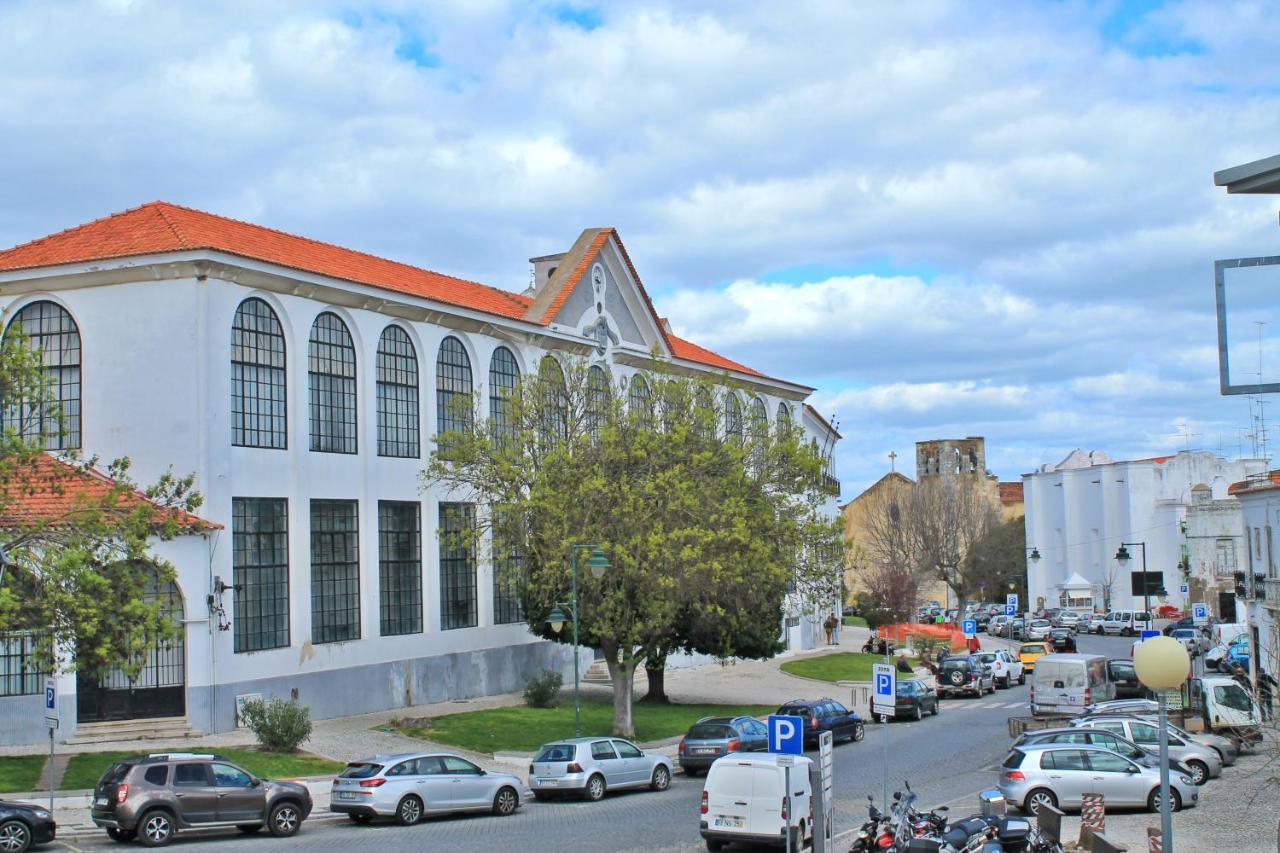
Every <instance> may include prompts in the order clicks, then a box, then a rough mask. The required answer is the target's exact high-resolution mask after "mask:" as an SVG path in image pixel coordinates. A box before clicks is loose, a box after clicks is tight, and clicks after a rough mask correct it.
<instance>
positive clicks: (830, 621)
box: [822, 613, 836, 646]
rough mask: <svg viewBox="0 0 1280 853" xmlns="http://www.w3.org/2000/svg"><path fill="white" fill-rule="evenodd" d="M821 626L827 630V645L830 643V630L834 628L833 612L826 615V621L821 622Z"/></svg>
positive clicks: (834, 618)
mask: <svg viewBox="0 0 1280 853" xmlns="http://www.w3.org/2000/svg"><path fill="white" fill-rule="evenodd" d="M822 628H823V630H825V631H826V632H827V645H828V646H829V645H831V632H833V631H834V630H835V629H836V617H835V614H834V613H833V614H831V615H830V616H828V617H827V621H825V622H823V623H822Z"/></svg>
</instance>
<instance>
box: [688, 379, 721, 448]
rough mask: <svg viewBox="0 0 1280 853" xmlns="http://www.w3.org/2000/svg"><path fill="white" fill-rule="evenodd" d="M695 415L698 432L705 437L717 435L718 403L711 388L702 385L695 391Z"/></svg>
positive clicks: (709, 437)
mask: <svg viewBox="0 0 1280 853" xmlns="http://www.w3.org/2000/svg"><path fill="white" fill-rule="evenodd" d="M693 405H694V415H695V418H696V421H697V424H698V432H699V434H700V435H701V436H702V437H703V438H704V439H713V438H715V437H716V403H715V400H714V399H713V398H712V396H711V389H709V388H706V387H700V388H698V390H697V391H695V392H694V404H693Z"/></svg>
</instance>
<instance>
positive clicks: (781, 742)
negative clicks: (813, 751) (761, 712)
mask: <svg viewBox="0 0 1280 853" xmlns="http://www.w3.org/2000/svg"><path fill="white" fill-rule="evenodd" d="M767 722H768V726H769V751H770V752H781V753H788V754H791V755H804V718H803V717H792V716H789V715H786V714H770V715H769V719H768V721H767Z"/></svg>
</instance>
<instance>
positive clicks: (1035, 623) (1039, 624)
mask: <svg viewBox="0 0 1280 853" xmlns="http://www.w3.org/2000/svg"><path fill="white" fill-rule="evenodd" d="M1048 624H1049V620H1048V619H1034V620H1032V622H1031V627H1032V628H1043V627H1044V626H1045V625H1048Z"/></svg>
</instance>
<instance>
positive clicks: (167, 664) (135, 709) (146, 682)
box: [76, 583, 187, 723]
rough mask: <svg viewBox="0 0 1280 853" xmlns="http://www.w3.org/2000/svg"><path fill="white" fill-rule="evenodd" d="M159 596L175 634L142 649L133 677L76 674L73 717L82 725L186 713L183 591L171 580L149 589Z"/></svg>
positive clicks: (115, 672) (114, 672) (116, 672)
mask: <svg viewBox="0 0 1280 853" xmlns="http://www.w3.org/2000/svg"><path fill="white" fill-rule="evenodd" d="M148 598H150V599H151V600H156V599H159V600H160V602H161V604H162V607H163V611H164V613H165V614H166V615H168V617H169V619H170V620H171V621H172V623H173V625H174V627H175V628H176V629H177V636H176V637H175V638H174V639H173V640H171V641H169V642H167V643H162V642H157V643H156V644H155V646H154V647H153V648H152V649H151V650H150V651H149V652H148V653H147V661H146V664H145V665H144V666H143V668H142V672H140V673H139V674H138V677H137V679H136V680H133V681H130V680H129V677H128V676H127V675H125V674H124V672H122V671H121V670H118V669H115V670H112V671H111V672H109V673H107V674H106V675H103V676H100V677H97V678H95V677H91V676H86V675H78V676H77V677H76V693H77V696H76V705H77V713H76V716H77V719H78V720H79V721H80V722H82V723H101V722H108V721H114V720H136V719H145V718H149V717H181V716H184V715H185V714H186V706H187V701H186V692H187V666H186V656H187V647H186V642H185V633H186V632H185V628H184V626H183V624H182V594H181V593H180V592H178V588H177V587H176V586H175V585H174V584H172V583H170V584H168V585H167V586H166V588H164V589H160V590H152V591H151V592H149V593H148Z"/></svg>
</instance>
